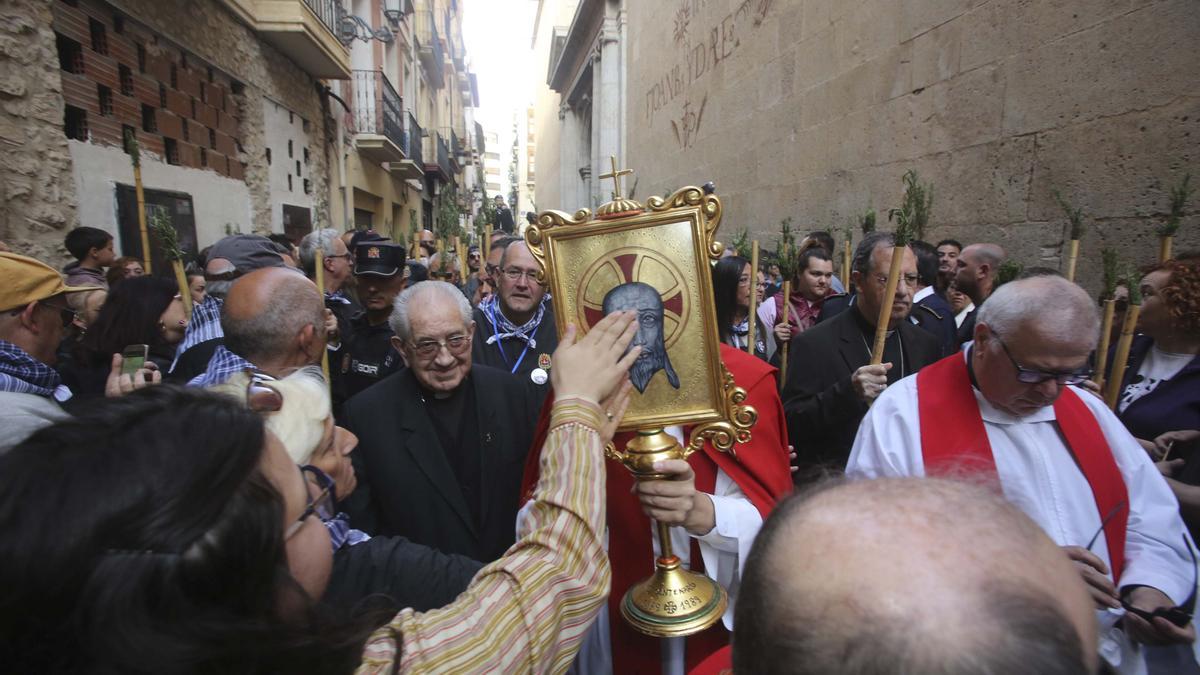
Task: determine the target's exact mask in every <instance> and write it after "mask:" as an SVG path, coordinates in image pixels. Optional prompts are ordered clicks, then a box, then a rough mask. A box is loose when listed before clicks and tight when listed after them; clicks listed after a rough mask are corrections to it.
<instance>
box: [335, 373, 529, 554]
mask: <svg viewBox="0 0 1200 675" xmlns="http://www.w3.org/2000/svg"><path fill="white" fill-rule="evenodd" d="M462 386H468V387H474V388H475V392H474V394H475V401H476V405H475V410H474V411H464V413H463V414H464V415H465V414H474V415H476V421H477V426H476V428H477V429H478V430H479V442H478V444H477V447H478V448H479V451H480V453H481V468H482V475H483V479H484V480H483V481H482V494H481V496H480V511H481V515H480V518H479V522H478V523H477V522H475V518H473V517H472V516H471V509H470V507H469V506H468V504H467V500H466V498H465V497H464V496H463V493H462V490H461V489H460V488H459V483H458V479H457V477H456V475H455V470H454V467H452V466H451V464H450V460H449V459H448V458H447V454H446V453H445V452H444V451H443V449H442V447H441V443H440V442H439V440H438V435H437V432H436V431H435V430H434V426H433V422H432V421H431V420H430V419H429V416H428V415H427V414H426V411H425V404H424V402H423V399H422V395H423V394H422V391H421V389H420V387H419V386H418V385H417V381H416V378H415V377H414V376H413V375H412V373H411V371H409V370H407V369H405V370H402V371H400V372H398V373H396V374H394V375H390V376H388V377H387V378H384V380H383V381H382V382H380V383H378V384H376V385H374V386H372V387H370V388H368V389H367V390H365V391H363V392H362V393H361V394H359V395H357V396H355V397H353V398H351V399H350V400H349V401H347V402H346V406H345V410H344V412H343V421H344V426H345V427H346V428H347V429H349V430H350V431H352V432H354V434H355V435H356V436H358V447H357V448H356V449H355V450H354V453H353V454H352V455H351V458H352V459H353V462H354V470H355V472H356V474H357V477H358V488H357V489H356V490H355V491H354V492H353V493H352V494H351V495H350V497H349V498H348V499H347V500H346V502H345V503H344V504H343V505H342V507H343V508H344V510H345V511H346V513H348V514H349V515H350V523H351V525H352V526H353V527H356V528H358V529H360V530H363V531H365V532H367V533H369V534H374V535H396V536H402V537H407V538H409V539H411V540H412V541H414V542H417V543H419V544H425V545H426V546H432V547H433V548H436V549H438V550H439V551H442V552H444V553H457V554H459V555H465V556H468V557H470V558H474V559H475V560H479V561H483V562H489V561H492V560H495V559H496V558H499V557H500V556H501V554H503V553H504V551H505V550H506V549H507V548H508V547H509V546H511V545H512V543H513V542H514V541H515V539H516V537H515V529H516V527H515V520H516V515H517V506H518V505H517V499H518V496H519V495H518V493H519V491H520V489H521V472H522V466H523V462H524V461H525V453H526V451H528V449H529V445H530V443H531V442H532V437H533V427H534V423H535V421H536V416H537V405H538V403H540V400H538V401H534V400H533V399H532V397H531V396H530V393H529V389H528V388H527V387H525V386H524V385H523V384H522V383H521V382H520V381H519V380H517V378H515V377H513V376H512V375H509V374H508V373H505V372H503V371H500V370H496V369H494V368H489V367H487V366H478V365H477V366H473V367H472V369H471V374H470V376H469V377H468V378H467V379H466V380H465V381H464V384H463V385H462Z"/></svg>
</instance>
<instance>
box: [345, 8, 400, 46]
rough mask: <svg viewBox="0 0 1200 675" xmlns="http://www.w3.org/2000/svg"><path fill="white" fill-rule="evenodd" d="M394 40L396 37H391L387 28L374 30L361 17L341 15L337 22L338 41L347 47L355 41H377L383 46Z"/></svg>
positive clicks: (390, 32)
mask: <svg viewBox="0 0 1200 675" xmlns="http://www.w3.org/2000/svg"><path fill="white" fill-rule="evenodd" d="M395 39H396V36H395V35H392V31H391V30H389V29H387V28H380V29H378V30H376V29H375V28H372V27H371V24H369V23H367V22H366V21H364V20H363V19H362V18H361V17H358V16H355V15H353V14H345V15H343V16H342V18H341V20H340V21H339V22H338V41H339V42H341V43H342V44H344V45H349V44H350V43H351V42H354V41H355V40H362V41H363V42H370V41H371V40H379V41H380V42H382V43H384V44H390V43H391V42H392V41H394V40H395Z"/></svg>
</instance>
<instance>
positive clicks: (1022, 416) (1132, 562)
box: [846, 252, 1196, 673]
mask: <svg viewBox="0 0 1200 675" xmlns="http://www.w3.org/2000/svg"><path fill="white" fill-rule="evenodd" d="M964 254H965V252H964ZM1099 332H1100V317H1099V312H1098V311H1097V309H1096V304H1095V303H1094V302H1092V300H1091V298H1090V297H1089V296H1088V294H1087V292H1086V291H1084V290H1083V289H1082V288H1080V287H1079V286H1077V285H1075V284H1073V283H1071V282H1069V281H1067V280H1066V279H1063V278H1062V277H1058V276H1042V277H1032V278H1029V279H1021V280H1017V281H1012V282H1009V283H1007V284H1004V285H1003V286H1001V287H1000V288H998V289H997V290H996V291H995V293H993V294H992V295H991V297H990V298H988V300H987V303H985V304H984V305H983V307H981V308H980V310H979V319H978V322H977V323H976V325H975V333H974V336H973V337H974V342H973V344H972V345H971V346H970V348H968V349H966V350H964V351H963V352H960V353H957V354H954V355H952V356H949V357H946V358H945V359H942V360H941V361H938V362H937V363H934V364H932V365H930V366H927V367H926V368H924V369H923V370H921V372H919V373H917V374H916V375H915V376H913V377H909V378H906V379H904V380H901V381H900V382H898V383H896V385H895V386H893V387H889V388H888V390H887V391H885V392H883V394H881V395H880V396H879V398H878V399H876V401H875V405H873V406H872V407H871V410H870V412H868V413H867V415H866V417H864V418H863V421H862V426H861V427H860V428H859V430H858V436H857V438H856V439H855V441H854V449H853V450H852V452H851V455H850V461H849V463H848V464H847V467H846V473H847V474H848V475H850V476H851V477H863V478H877V477H889V476H892V477H894V476H939V475H942V476H945V475H954V476H957V475H968V476H972V477H975V478H978V479H979V480H981V481H987V482H990V483H991V484H993V485H996V486H997V487H998V489H1000V490H1002V491H1003V493H1004V495H1005V496H1006V497H1007V498H1008V499H1009V501H1011V502H1012V503H1013V504H1014V505H1016V506H1017V507H1018V508H1020V509H1021V510H1022V511H1024V512H1025V514H1026V515H1028V516H1029V517H1030V518H1032V519H1033V521H1034V522H1035V523H1037V524H1038V525H1039V526H1040V527H1041V528H1042V530H1043V531H1045V532H1046V534H1047V535H1048V536H1049V537H1050V538H1051V539H1052V540H1054V542H1055V543H1057V544H1058V545H1059V546H1061V547H1063V550H1064V556H1069V557H1070V558H1071V559H1073V560H1075V561H1077V563H1078V567H1079V573H1080V575H1081V576H1082V577H1083V579H1084V581H1085V582H1086V583H1087V584H1088V588H1089V590H1090V591H1091V594H1092V598H1093V601H1094V603H1095V606H1096V609H1097V620H1098V621H1099V622H1100V625H1101V628H1102V630H1101V641H1100V644H1101V656H1102V657H1104V659H1105V660H1106V661H1107V662H1108V663H1109V664H1110V665H1112V666H1113V667H1114V668H1116V669H1117V670H1118V671H1119V672H1129V673H1134V672H1141V668H1142V665H1143V664H1142V661H1143V651H1142V650H1141V649H1140V648H1139V647H1138V644H1137V643H1141V644H1169V643H1191V642H1192V641H1194V640H1195V637H1196V634H1195V628H1194V627H1193V626H1192V624H1191V618H1190V613H1191V605H1192V604H1193V603H1194V601H1195V587H1196V577H1195V553H1194V551H1193V545H1192V543H1191V539H1190V537H1188V535H1187V530H1186V529H1185V528H1184V525H1183V521H1182V520H1181V519H1180V517H1179V505H1178V503H1177V502H1176V501H1175V497H1174V496H1173V495H1172V493H1171V490H1170V488H1169V487H1168V486H1167V484H1166V482H1165V481H1164V480H1163V477H1162V475H1160V474H1159V472H1158V470H1157V469H1156V468H1155V467H1154V464H1153V463H1152V462H1151V461H1150V458H1149V456H1148V455H1147V454H1146V452H1145V451H1144V450H1142V447H1141V446H1140V445H1139V444H1138V442H1137V441H1136V440H1135V439H1134V438H1133V436H1131V435H1130V434H1129V432H1128V431H1127V430H1126V429H1125V426H1124V425H1123V424H1122V423H1121V421H1120V420H1118V419H1117V417H1116V415H1114V414H1113V412H1112V411H1111V410H1109V409H1108V407H1107V406H1105V405H1104V402H1103V401H1101V400H1100V399H1099V398H1098V397H1096V396H1093V395H1092V394H1089V393H1088V392H1086V391H1085V390H1083V389H1080V388H1079V387H1078V385H1080V384H1082V383H1083V382H1085V381H1086V380H1087V379H1088V377H1089V376H1090V374H1091V369H1090V367H1089V356H1090V354H1091V352H1092V351H1093V350H1094V349H1095V347H1096V342H1097V339H1098V338H1097V336H1098V334H1099ZM985 536H986V535H981V537H979V538H984V537H985ZM1179 608H1182V609H1179ZM1167 615H1169V616H1172V617H1174V618H1175V619H1176V621H1171V620H1168V618H1166V616H1167Z"/></svg>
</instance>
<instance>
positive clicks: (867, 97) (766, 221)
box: [535, 0, 1200, 288]
mask: <svg viewBox="0 0 1200 675" xmlns="http://www.w3.org/2000/svg"><path fill="white" fill-rule="evenodd" d="M622 12H624V13H623V14H622ZM1198 31H1200V6H1198V5H1197V4H1196V3H1194V2H1188V1H1187V0H1158V1H1154V2H1139V3H1133V4H1130V3H1113V2H1090V1H1087V0H1071V1H1069V2H1056V3H1036V2H1035V3H1029V2H1024V1H1022V0H993V1H991V2H978V1H962V2H938V3H926V2H894V1H893V0H864V1H862V2H828V1H825V0H796V1H792V2H782V1H781V0H668V1H665V2H652V3H628V4H627V6H625V7H624V9H621V8H619V7H618V3H617V2H616V0H560V1H559V2H555V1H554V0H542V2H541V3H540V12H539V23H538V26H537V36H538V37H537V40H536V42H535V56H537V58H538V63H540V64H543V65H544V66H545V68H546V71H545V72H544V73H538V74H537V76H538V77H539V78H542V77H544V78H545V82H546V83H547V85H546V86H545V87H544V88H543V89H542V94H543V96H540V97H539V102H538V104H537V114H538V144H537V167H538V177H539V180H538V182H537V204H538V207H539V208H541V209H546V208H559V209H562V210H566V211H571V210H572V209H575V208H578V207H580V206H593V207H594V205H595V203H596V199H597V188H596V186H595V185H594V183H595V176H596V175H597V168H598V167H597V164H596V160H597V156H599V157H600V158H603V160H604V161H605V162H607V155H609V154H612V155H615V156H617V158H618V159H619V160H620V161H621V163H622V166H623V168H624V167H627V168H631V169H633V170H634V171H635V172H636V173H635V176H633V177H632V180H631V181H630V182H629V184H630V185H632V186H634V193H635V195H636V196H637V197H640V198H642V199H643V200H644V198H645V197H646V196H647V195H650V194H660V195H661V194H663V193H666V192H669V191H671V190H673V189H676V188H678V187H680V186H683V185H699V184H702V183H704V182H706V181H710V180H711V181H714V182H715V184H716V187H717V194H718V195H719V196H720V197H721V198H722V200H723V202H724V206H725V210H724V222H723V224H722V231H723V232H725V235H724V236H725V237H729V236H732V233H736V232H738V231H740V230H741V229H743V228H746V229H749V231H751V232H752V233H753V234H754V235H756V236H757V237H758V238H759V239H761V240H762V241H763V242H764V245H766V246H770V245H771V242H772V241H773V237H774V235H775V233H776V232H777V231H778V228H779V223H780V221H781V220H782V219H784V218H791V219H792V223H793V227H795V228H797V229H801V230H808V229H818V228H821V229H830V230H834V231H835V232H837V233H839V237H838V239H839V240H840V239H841V236H840V232H841V231H842V230H843V229H844V228H846V227H847V226H849V225H851V224H852V223H853V222H854V220H855V219H856V218H857V217H858V216H859V215H861V214H862V213H863V212H865V211H866V210H867V209H868V208H874V209H875V210H876V211H877V212H878V213H880V214H881V216H880V222H881V227H884V228H886V227H888V226H887V225H886V218H885V217H884V216H883V215H882V214H886V212H887V209H888V208H890V207H895V206H898V205H899V203H900V199H901V196H902V184H901V180H900V178H901V176H902V175H903V174H904V173H905V172H906V171H908V170H909V169H915V170H917V171H918V173H919V174H920V176H921V178H922V179H923V180H924V181H926V182H929V183H932V184H933V186H934V197H935V199H934V205H933V215H932V220H931V223H930V230H929V232H927V233H926V238H929V239H933V240H935V241H936V239H938V238H940V237H943V236H954V237H956V238H960V239H962V240H964V241H995V242H997V243H1000V244H1002V245H1003V246H1005V248H1007V249H1008V250H1009V252H1010V253H1011V255H1012V257H1013V258H1014V259H1016V260H1018V261H1019V262H1022V263H1024V264H1025V265H1027V266H1029V265H1045V266H1051V267H1054V266H1058V265H1060V264H1061V262H1062V257H1063V249H1064V246H1063V244H1064V239H1065V233H1066V228H1067V220H1066V217H1065V215H1064V214H1063V211H1062V209H1061V207H1060V206H1059V205H1058V203H1057V202H1056V200H1055V198H1054V193H1055V191H1058V192H1060V193H1061V194H1062V195H1063V197H1064V198H1066V199H1067V200H1068V201H1070V202H1071V203H1072V204H1073V205H1074V206H1076V207H1079V208H1082V209H1083V214H1084V218H1085V221H1086V223H1087V224H1088V226H1089V229H1088V231H1087V233H1086V235H1085V237H1084V239H1083V242H1082V247H1083V250H1084V252H1085V253H1084V255H1083V259H1082V260H1081V261H1080V269H1079V276H1080V280H1081V281H1082V282H1083V283H1084V284H1085V285H1087V286H1088V287H1092V288H1096V287H1098V286H1099V279H1100V264H1099V258H1100V256H1099V255H1098V253H1099V250H1100V248H1101V247H1104V246H1112V247H1116V248H1117V249H1118V250H1120V251H1122V255H1123V256H1125V257H1127V258H1128V259H1130V260H1150V259H1153V256H1154V254H1155V250H1156V248H1155V247H1156V244H1157V241H1156V229H1157V227H1158V226H1159V225H1160V224H1161V223H1162V222H1163V220H1164V218H1165V212H1166V211H1167V207H1168V203H1169V190H1170V188H1171V187H1172V186H1174V185H1177V184H1178V183H1179V181H1180V180H1181V179H1182V178H1183V176H1184V175H1185V174H1186V173H1189V172H1190V173H1191V174H1192V175H1193V176H1195V175H1197V174H1200V160H1198V158H1200V133H1197V125H1198V124H1200V52H1197V51H1196V50H1194V49H1176V48H1174V47H1173V46H1174V45H1183V44H1187V42H1188V40H1189V36H1194V35H1195V34H1197V32H1198ZM609 39H615V40H616V42H615V43H612V42H607V40H609ZM613 45H617V46H618V47H617V51H616V53H617V54H622V53H623V54H624V55H625V57H624V58H620V60H619V61H618V65H620V66H622V67H621V68H620V71H621V72H619V73H616V74H613V75H611V76H609V75H606V73H608V70H607V66H605V65H604V64H605V63H606V62H607V61H608V54H609V52H607V51H605V49H608V48H611V47H612V46H613ZM621 50H625V51H624V52H622V51H621ZM589 74H590V75H589ZM589 77H590V79H589ZM605 78H607V79H608V81H610V82H613V83H617V84H616V85H615V86H616V87H617V89H616V91H615V92H614V91H613V90H609V89H605V88H604V87H603V86H598V85H597V81H598V79H599V80H601V81H602V80H604V79H605ZM621 83H623V84H621ZM621 86H623V87H624V89H623V90H621V89H620V87H621ZM621 91H624V98H623V102H622V104H621V105H622V108H621V110H622V114H623V118H618V119H617V120H616V121H615V122H614V121H613V120H612V118H611V117H609V118H608V121H605V122H603V123H601V122H599V120H600V119H601V118H602V117H604V116H605V114H606V113H605V112H604V110H605V109H607V103H608V102H609V101H611V100H614V97H615V98H620V94H621ZM602 96H603V97H606V98H605V99H604V100H603V101H601V97H602ZM598 102H599V103H598ZM598 104H599V105H600V106H601V108H602V109H601V110H599V111H598V110H596V108H597V105H598ZM555 106H557V110H555ZM589 107H590V108H591V110H590V112H589ZM589 123H590V124H591V125H592V126H591V128H590V129H589V128H588V124H589ZM597 124H601V128H600V129H599V130H597V129H596V125H597ZM606 139H607V140H606ZM604 169H605V170H607V164H604ZM588 171H590V172H591V173H590V175H589V176H585V175H584V174H585V173H586V172H588ZM1196 202H1197V199H1195V198H1193V203H1192V205H1191V207H1190V208H1189V210H1188V215H1187V216H1186V217H1185V219H1184V227H1183V229H1182V230H1181V234H1180V237H1179V240H1178V241H1177V242H1176V247H1177V249H1179V250H1186V249H1188V248H1192V249H1194V248H1196V247H1197V246H1200V228H1198V227H1197V225H1198V224H1200V216H1197V215H1196V207H1195V203H1196ZM858 236H860V235H858V234H857V232H856V234H855V237H856V238H857V237H858Z"/></svg>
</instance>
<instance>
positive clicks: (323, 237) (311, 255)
mask: <svg viewBox="0 0 1200 675" xmlns="http://www.w3.org/2000/svg"><path fill="white" fill-rule="evenodd" d="M341 236H342V233H341V232H338V231H337V230H335V229H333V228H332V227H327V228H325V229H323V230H313V231H312V232H309V233H308V234H306V235H304V238H303V239H301V240H300V268H301V269H303V270H304V273H305V274H307V275H308V276H310V277H312V276H314V275H316V273H317V272H316V270H317V249H318V248H319V249H321V253H323V254H324V255H325V257H326V258H328V257H329V256H331V255H337V249H335V248H334V247H333V242H334V240H335V239H339V238H340V237H341Z"/></svg>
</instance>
